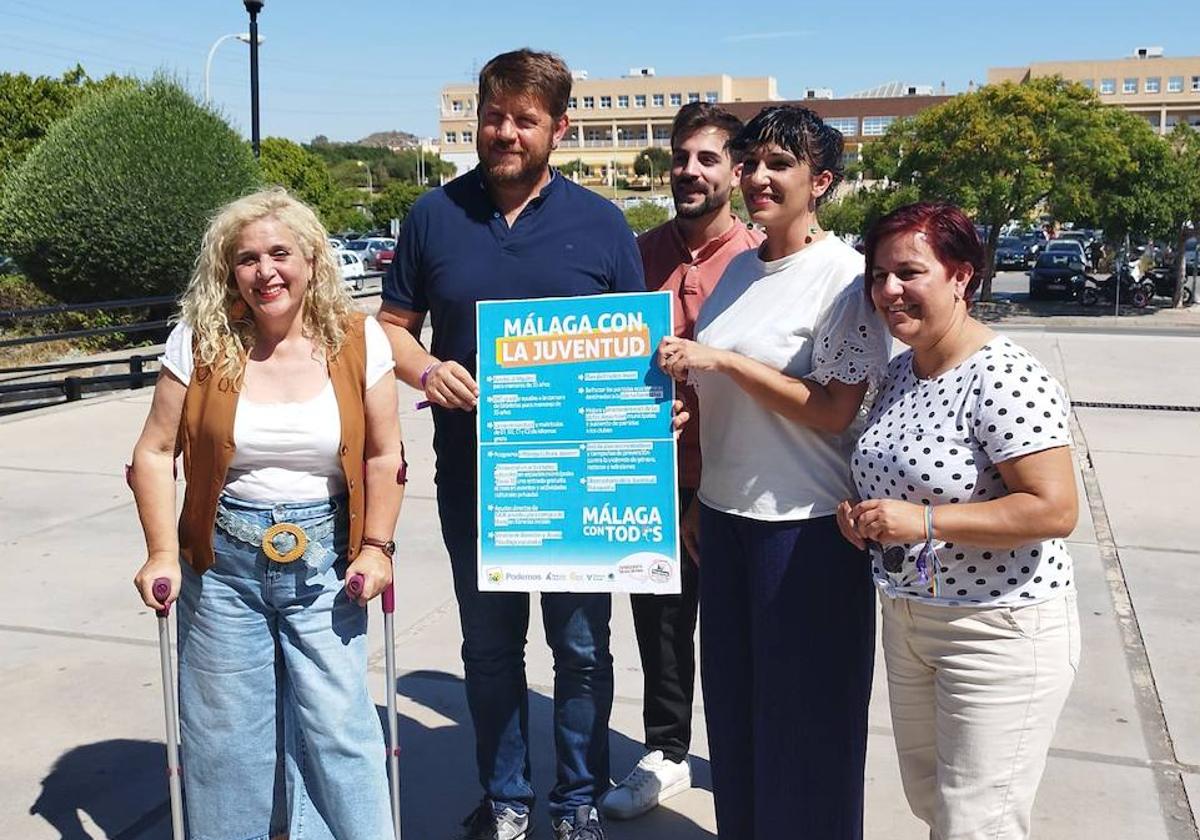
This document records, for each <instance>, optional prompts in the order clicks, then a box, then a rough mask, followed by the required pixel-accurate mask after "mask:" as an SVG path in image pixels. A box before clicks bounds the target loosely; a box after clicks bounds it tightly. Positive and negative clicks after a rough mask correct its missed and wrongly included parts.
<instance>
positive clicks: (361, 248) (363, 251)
mask: <svg viewBox="0 0 1200 840" xmlns="http://www.w3.org/2000/svg"><path fill="white" fill-rule="evenodd" d="M346 249H347V250H349V251H354V252H355V253H356V254H358V255H359V256H360V257H362V261H363V265H365V266H366V267H367V270H368V271H382V270H383V269H385V268H387V267H388V266H389V265H391V264H392V258H393V256H394V255H395V252H396V240H394V239H386V238H384V237H381V236H369V237H366V238H365V239H352V240H350V241H349V242H347V243H346Z"/></svg>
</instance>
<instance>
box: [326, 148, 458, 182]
mask: <svg viewBox="0 0 1200 840" xmlns="http://www.w3.org/2000/svg"><path fill="white" fill-rule="evenodd" d="M306 148H307V149H308V150H309V151H311V152H313V153H314V154H316V155H319V156H320V157H321V158H322V159H324V160H325V162H326V163H328V164H329V168H330V172H331V173H332V174H333V178H334V180H335V181H336V182H337V183H339V184H341V185H342V186H345V187H351V188H354V187H358V188H362V187H365V186H367V184H366V180H367V178H366V175H364V174H363V171H362V166H361V165H360V164H359V163H358V161H362V163H365V164H366V165H368V166H370V168H371V181H372V183H373V184H374V186H375V189H382V188H383V187H384V186H385V185H387V184H388V182H390V181H408V182H410V183H416V181H417V180H418V171H419V169H418V168H419V167H420V166H421V165H422V164H423V166H424V169H425V185H426V186H430V187H436V186H437V185H438V184H440V183H441V182H442V180H443V179H448V178H451V177H453V176H454V172H455V167H454V164H452V163H450V162H449V161H446V160H442V159H441V158H440V157H438V156H437V155H433V154H430V153H428V152H425V153H422V152H419V151H418V150H417V149H402V150H400V151H398V152H393V151H392V150H391V149H385V148H380V147H378V146H360V145H358V144H355V143H329V142H325V143H316V142H313V143H312V144H310V145H309V146H307V147H306Z"/></svg>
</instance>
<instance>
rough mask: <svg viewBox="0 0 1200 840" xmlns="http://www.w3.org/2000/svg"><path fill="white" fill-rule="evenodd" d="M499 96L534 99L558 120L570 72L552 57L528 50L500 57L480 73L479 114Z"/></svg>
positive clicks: (563, 108)
mask: <svg viewBox="0 0 1200 840" xmlns="http://www.w3.org/2000/svg"><path fill="white" fill-rule="evenodd" d="M502 94H517V95H523V96H533V97H535V98H537V100H538V101H540V102H541V103H542V105H544V106H545V108H546V110H547V111H549V112H550V116H551V117H553V118H554V119H556V120H557V119H558V118H559V117H561V116H562V115H563V114H565V113H567V102H568V100H569V99H570V98H571V71H570V70H568V69H567V64H566V62H565V61H563V60H562V59H561V58H559V57H558V56H557V55H555V54H554V53H550V52H537V51H535V50H531V49H529V48H528V47H522V48H521V49H519V50H513V51H512V52H506V53H501V54H500V55H498V56H496V57H495V58H493V59H492V60H491V61H489V62H488V63H487V64H485V65H483V69H482V70H480V71H479V106H478V107H479V111H480V113H482V112H483V105H484V103H485V102H487V100H489V99H491V98H492V97H493V96H497V95H502Z"/></svg>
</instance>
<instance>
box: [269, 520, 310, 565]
mask: <svg viewBox="0 0 1200 840" xmlns="http://www.w3.org/2000/svg"><path fill="white" fill-rule="evenodd" d="M283 534H287V535H289V536H290V537H291V538H292V540H293V541H294V542H295V545H293V546H292V547H291V548H290V549H288V550H287V551H280V550H279V546H277V545H276V544H275V538H276V537H278V536H281V535H283ZM307 548H308V535H307V534H305V533H304V529H303V528H301V527H300V526H299V525H296V524H295V523H292V522H280V523H277V524H275V525H272V526H271V527H270V528H268V529H267V530H265V531H263V537H262V550H263V554H265V555H267V558H268V559H270V560H274V561H275V562H276V563H291V562H293V561H295V560H299V559H300V558H301V557H303V556H304V552H305V550H306V549H307Z"/></svg>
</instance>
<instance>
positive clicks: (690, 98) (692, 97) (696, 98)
mask: <svg viewBox="0 0 1200 840" xmlns="http://www.w3.org/2000/svg"><path fill="white" fill-rule="evenodd" d="M699 101H700V94H699V93H689V94H688V104H689V105H691V104H692V103H693V102H699Z"/></svg>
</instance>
